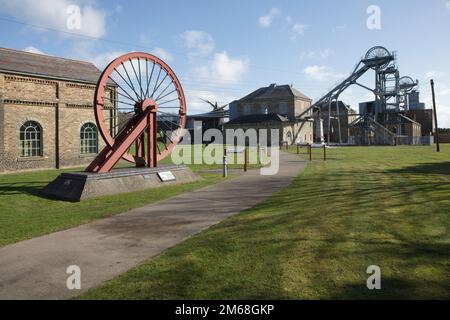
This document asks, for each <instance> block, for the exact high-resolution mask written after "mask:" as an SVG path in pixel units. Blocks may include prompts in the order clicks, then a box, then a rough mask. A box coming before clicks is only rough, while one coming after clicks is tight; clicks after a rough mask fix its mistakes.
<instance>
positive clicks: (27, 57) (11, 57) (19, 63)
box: [0, 48, 101, 83]
mask: <svg viewBox="0 0 450 320" xmlns="http://www.w3.org/2000/svg"><path fill="white" fill-rule="evenodd" d="M0 71H3V72H8V73H16V74H17V73H19V74H22V73H23V74H27V75H34V76H43V77H48V78H53V79H61V80H74V81H81V82H87V83H97V81H98V79H99V78H100V74H101V72H100V70H99V69H97V67H96V66H95V65H94V64H92V63H90V62H85V61H78V60H71V59H65V58H59V57H52V56H48V55H43V54H36V53H29V52H25V51H19V50H13V49H7V48H0Z"/></svg>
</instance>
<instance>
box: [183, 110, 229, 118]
mask: <svg viewBox="0 0 450 320" xmlns="http://www.w3.org/2000/svg"><path fill="white" fill-rule="evenodd" d="M189 117H190V118H197V119H201V118H204V119H213V118H228V117H229V112H228V110H224V109H221V110H213V111H210V112H206V113H200V114H193V115H190V116H189Z"/></svg>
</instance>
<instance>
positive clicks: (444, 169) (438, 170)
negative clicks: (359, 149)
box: [387, 161, 450, 175]
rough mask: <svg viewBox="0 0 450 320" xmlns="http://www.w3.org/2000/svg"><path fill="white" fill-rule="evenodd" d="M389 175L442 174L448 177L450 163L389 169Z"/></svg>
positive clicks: (422, 164) (423, 164)
mask: <svg viewBox="0 0 450 320" xmlns="http://www.w3.org/2000/svg"><path fill="white" fill-rule="evenodd" d="M387 172H391V173H406V174H444V175H450V161H446V162H436V163H421V164H418V165H415V166H409V167H405V168H401V169H390V170H388V171H387Z"/></svg>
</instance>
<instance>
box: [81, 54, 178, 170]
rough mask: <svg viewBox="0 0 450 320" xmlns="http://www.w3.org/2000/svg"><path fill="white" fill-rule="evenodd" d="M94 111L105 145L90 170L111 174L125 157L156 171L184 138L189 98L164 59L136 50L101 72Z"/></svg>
mask: <svg viewBox="0 0 450 320" xmlns="http://www.w3.org/2000/svg"><path fill="white" fill-rule="evenodd" d="M94 112H95V119H96V122H97V126H98V129H99V132H100V134H101V136H102V137H103V139H104V141H105V143H106V147H105V148H104V149H103V150H102V151H101V152H100V153H99V154H98V156H97V157H96V159H95V160H94V161H93V162H92V163H91V164H90V165H89V167H88V168H87V169H86V171H87V172H98V173H101V172H109V171H110V170H111V169H112V168H113V167H114V165H115V164H117V162H118V161H119V160H120V159H121V158H123V159H125V160H127V161H129V162H132V163H135V164H136V166H138V167H144V166H145V167H156V166H157V162H158V161H160V160H162V159H164V158H165V157H167V156H168V155H169V154H170V153H171V152H172V150H173V149H174V148H175V146H176V145H177V144H178V142H179V141H180V139H181V134H182V129H183V128H184V126H185V123H186V99H185V97H184V93H183V88H182V87H181V84H180V81H179V80H178V78H177V76H176V75H175V73H174V72H173V71H172V69H171V68H170V67H169V66H168V65H167V64H166V63H165V62H164V61H162V60H161V59H159V58H157V57H155V56H153V55H151V54H147V53H142V52H134V53H129V54H125V55H123V56H120V57H118V58H117V59H115V60H114V61H112V62H111V63H110V64H109V65H108V66H107V67H106V69H105V70H104V71H103V73H102V75H101V77H100V79H99V81H98V83H97V88H96V90H95V97H94Z"/></svg>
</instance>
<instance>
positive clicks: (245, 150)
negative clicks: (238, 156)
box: [244, 145, 248, 172]
mask: <svg viewBox="0 0 450 320" xmlns="http://www.w3.org/2000/svg"><path fill="white" fill-rule="evenodd" d="M247 151H248V146H247V145H245V149H244V172H247V169H248V152H247Z"/></svg>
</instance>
